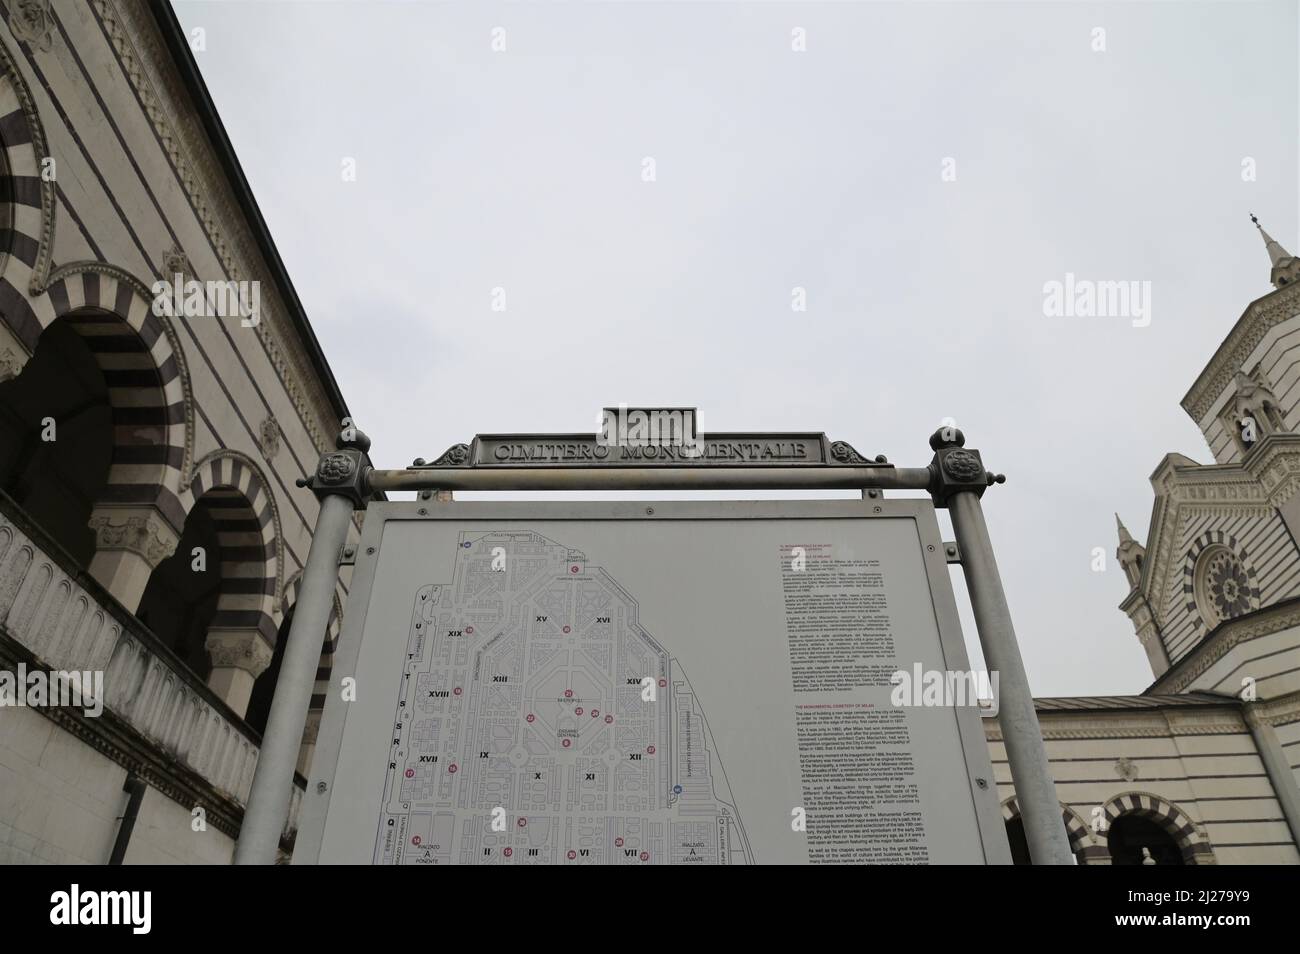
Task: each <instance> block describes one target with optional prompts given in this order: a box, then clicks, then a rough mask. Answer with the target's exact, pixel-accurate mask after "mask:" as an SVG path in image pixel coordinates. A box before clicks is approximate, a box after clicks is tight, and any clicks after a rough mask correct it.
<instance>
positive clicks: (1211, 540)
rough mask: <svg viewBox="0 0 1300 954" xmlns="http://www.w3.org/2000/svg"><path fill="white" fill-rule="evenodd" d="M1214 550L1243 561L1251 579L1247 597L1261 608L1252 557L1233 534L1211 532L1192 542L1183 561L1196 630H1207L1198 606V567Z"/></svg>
mask: <svg viewBox="0 0 1300 954" xmlns="http://www.w3.org/2000/svg"><path fill="white" fill-rule="evenodd" d="M1212 548H1216V549H1227V550H1229V551H1230V552H1231V553H1232V554H1233V555H1234V556H1236V558H1237V559H1238V560H1239V561H1241V566H1242V568H1243V569H1244V570H1245V571H1246V576H1247V577H1248V578H1249V579H1250V589H1249V591H1247V593H1246V597H1247V599H1248V600H1250V601H1251V603H1252V604H1253V606H1254V607H1255V608H1256V609H1257V608H1258V607H1259V578H1258V576H1257V575H1256V572H1255V567H1254V565H1253V564H1252V563H1251V561H1250V555H1249V554H1248V553H1247V552H1246V551H1245V550H1243V549H1242V548H1241V545H1240V544H1239V543H1237V538H1236V537H1234V536H1233V535H1232V534H1230V533H1224V532H1223V531H1222V530H1209V531H1207V532H1205V533H1203V534H1201V535H1200V536H1199V537H1197V538H1196V539H1195V540H1193V541H1192V545H1191V546H1190V547H1188V548H1187V556H1186V557H1185V558H1184V560H1183V596H1184V598H1185V599H1186V602H1187V606H1186V609H1187V614H1188V616H1189V617H1190V619H1191V621H1192V628H1193V629H1196V630H1203V629H1205V619H1204V618H1203V615H1202V613H1201V608H1200V607H1198V606H1197V605H1196V566H1197V564H1198V563H1200V560H1201V554H1202V553H1204V552H1205V551H1206V550H1209V549H1212Z"/></svg>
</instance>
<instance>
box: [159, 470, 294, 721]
mask: <svg viewBox="0 0 1300 954" xmlns="http://www.w3.org/2000/svg"><path fill="white" fill-rule="evenodd" d="M207 472H208V473H209V474H210V473H212V472H213V471H212V470H211V469H209V470H208V471H207ZM217 473H220V467H219V466H218V468H217ZM232 473H233V472H232ZM242 473H243V472H242V471H241V474H242ZM230 476H232V474H227V475H226V478H229V477H230ZM215 483H216V485H215V486H212V487H210V488H209V489H207V490H206V491H203V492H201V493H200V494H199V496H198V499H197V500H196V501H195V502H194V505H193V506H192V507H191V508H190V512H189V514H188V515H187V516H186V518H185V526H184V529H183V531H182V532H181V538H180V542H179V543H178V544H177V546H176V552H175V553H173V554H172V555H171V556H170V557H168V558H167V559H165V560H163V561H162V562H160V563H159V564H158V566H157V567H156V568H155V569H154V571H153V573H152V575H151V576H150V577H149V583H148V585H147V586H146V587H145V591H144V595H143V596H142V597H141V599H140V606H139V609H137V611H136V615H137V616H138V617H139V619H140V621H141V622H143V623H145V625H147V626H148V627H149V628H150V629H152V630H153V631H154V633H155V634H156V635H157V636H159V637H160V638H161V639H162V640H163V641H164V642H166V643H167V644H168V645H170V646H171V647H172V649H173V650H174V651H175V653H176V654H177V655H178V656H180V657H181V659H183V660H184V661H185V663H186V664H187V665H188V666H189V667H190V668H191V669H193V670H194V671H195V672H196V673H197V674H199V675H200V676H202V677H203V678H205V679H207V681H208V685H209V687H211V688H212V690H213V691H214V692H216V693H217V694H218V695H219V696H221V697H222V699H224V700H225V702H226V704H227V705H229V706H230V708H231V709H233V710H234V711H235V713H236V714H238V715H241V716H242V715H244V714H245V711H246V709H247V706H248V702H249V697H250V694H251V693H252V690H253V684H254V681H255V680H256V679H257V677H258V676H259V675H261V673H262V672H263V670H265V669H266V667H267V665H268V664H269V663H270V661H271V658H272V657H271V653H272V648H273V645H274V640H275V635H276V631H275V626H274V623H273V622H272V615H271V612H272V606H271V600H272V594H273V593H274V591H275V565H276V559H275V556H274V552H275V539H274V536H273V534H272V533H271V530H270V529H269V528H270V527H271V526H272V525H273V521H272V519H271V512H270V510H269V508H266V507H264V506H259V502H261V503H265V498H264V497H263V496H262V494H261V493H260V487H261V485H260V484H259V485H258V486H259V491H255V492H252V493H251V496H250V493H249V492H248V488H247V487H246V488H245V489H243V490H241V489H239V487H238V486H237V485H236V486H230V485H229V484H228V483H226V482H225V479H224V478H223V480H222V481H220V482H215Z"/></svg>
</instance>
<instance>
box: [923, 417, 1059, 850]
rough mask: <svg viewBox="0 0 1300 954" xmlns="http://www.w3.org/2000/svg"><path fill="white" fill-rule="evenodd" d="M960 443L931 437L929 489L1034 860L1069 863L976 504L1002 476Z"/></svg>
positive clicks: (951, 436)
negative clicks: (941, 513) (987, 674)
mask: <svg viewBox="0 0 1300 954" xmlns="http://www.w3.org/2000/svg"><path fill="white" fill-rule="evenodd" d="M965 443H966V439H965V437H964V436H963V435H962V433H961V431H959V430H956V429H955V428H942V429H941V430H939V431H937V432H936V433H935V434H934V436H933V437H931V438H930V447H931V448H932V449H933V450H934V452H935V456H934V461H933V462H932V463H931V465H930V469H931V472H932V474H933V475H934V481H933V483H932V484H931V494H932V495H933V497H934V502H935V505H936V506H938V507H947V508H948V511H949V513H950V514H951V516H952V526H953V531H954V532H955V534H956V536H957V546H958V547H959V548H960V552H961V564H962V571H963V572H964V573H965V575H966V588H967V589H968V590H969V591H970V600H971V608H972V610H973V611H974V615H975V628H976V629H977V630H978V632H979V638H980V645H981V646H983V648H984V662H985V664H986V665H987V666H988V667H989V669H991V670H992V671H993V672H996V673H997V676H998V683H997V685H998V699H997V703H998V723H999V725H1000V726H1001V727H1002V742H1003V744H1004V745H1005V746H1006V749H1007V761H1008V762H1009V763H1010V766H1011V779H1012V781H1013V783H1014V784H1015V788H1016V801H1017V802H1018V803H1019V805H1020V814H1021V817H1022V818H1023V819H1024V825H1025V840H1026V841H1027V842H1028V843H1029V857H1030V859H1031V860H1032V861H1033V863H1034V864H1036V865H1069V864H1074V856H1073V854H1072V853H1071V851H1070V842H1069V839H1068V837H1067V836H1066V833H1065V825H1064V824H1063V823H1062V821H1061V806H1060V803H1059V802H1058V801H1057V799H1056V784H1055V782H1053V780H1052V772H1051V768H1050V766H1049V765H1048V762H1047V750H1046V749H1045V748H1044V746H1043V733H1042V730H1041V729H1040V728H1039V725H1038V716H1037V714H1036V713H1035V712H1034V697H1033V694H1032V693H1031V692H1030V689H1029V677H1028V676H1027V675H1026V674H1025V664H1024V661H1023V660H1022V659H1021V657H1020V647H1019V645H1018V644H1017V643H1016V633H1015V629H1014V627H1013V626H1012V624H1011V610H1010V609H1009V608H1008V606H1007V597H1006V593H1004V592H1003V590H1002V577H1001V576H1000V575H999V574H998V565H997V560H996V559H995V557H994V555H993V544H992V543H991V542H990V540H989V531H988V526H987V524H985V522H984V511H983V508H982V507H981V505H980V497H981V496H982V495H983V493H984V490H985V489H986V488H987V487H988V486H989V485H990V484H992V483H995V482H996V483H1001V482H1002V480H1003V479H1004V478H1002V477H1000V476H994V475H993V474H990V473H988V472H987V471H986V470H985V469H984V464H983V461H981V459H980V456H979V451H975V450H966V449H965V448H964V445H965Z"/></svg>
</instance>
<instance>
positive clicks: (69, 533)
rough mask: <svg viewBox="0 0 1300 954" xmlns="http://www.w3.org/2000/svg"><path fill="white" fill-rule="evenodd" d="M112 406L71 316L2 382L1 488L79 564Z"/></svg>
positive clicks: (88, 538) (87, 544)
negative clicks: (14, 375) (18, 370)
mask: <svg viewBox="0 0 1300 954" xmlns="http://www.w3.org/2000/svg"><path fill="white" fill-rule="evenodd" d="M113 439H114V435H113V408H112V404H111V402H110V399H109V391H108V386H107V384H106V382H105V379H104V374H103V372H102V371H101V370H100V366H99V364H98V362H97V358H96V355H95V353H94V352H93V351H92V350H91V348H90V347H89V345H88V344H87V342H86V339H85V338H84V337H83V336H82V335H80V334H78V332H77V329H76V327H75V326H74V324H73V322H72V320H70V319H66V318H63V319H59V320H58V321H55V322H54V323H53V324H51V325H50V326H49V327H48V328H46V329H45V331H44V332H43V333H42V334H41V336H40V338H39V340H38V342H37V346H36V351H35V353H34V354H33V355H32V357H31V359H30V360H29V361H28V362H27V364H26V365H25V366H24V367H23V369H22V372H21V373H20V374H19V375H18V376H17V377H15V378H12V379H11V380H9V381H5V382H4V383H3V384H0V488H2V489H3V490H4V492H5V493H6V494H8V495H9V496H10V497H11V498H13V500H14V501H15V502H16V503H17V504H18V505H19V506H20V507H22V508H23V510H24V511H26V512H27V514H28V516H30V517H31V518H32V519H33V520H34V521H35V522H36V523H37V524H38V525H39V526H40V527H41V528H42V529H44V530H45V532H46V533H48V534H49V535H50V537H52V538H53V539H54V541H55V542H57V543H58V544H59V545H60V546H62V547H63V549H64V550H66V551H67V552H68V554H69V555H71V557H72V558H73V560H75V561H76V562H77V563H78V564H80V565H81V566H83V567H84V566H87V565H88V564H89V562H90V558H91V556H92V555H93V554H94V552H95V534H94V531H93V530H91V529H90V527H89V526H88V521H89V519H90V515H91V511H92V509H93V508H94V505H95V503H96V501H98V500H99V499H101V497H102V496H103V492H104V488H105V486H106V484H107V482H108V471H109V466H110V463H111V461H112V457H113Z"/></svg>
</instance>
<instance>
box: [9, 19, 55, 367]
mask: <svg viewBox="0 0 1300 954" xmlns="http://www.w3.org/2000/svg"><path fill="white" fill-rule="evenodd" d="M47 156H48V153H47V151H46V148H45V131H44V129H42V127H41V118H40V114H39V113H37V111H36V104H35V102H34V101H33V100H32V96H31V93H30V92H29V90H28V89H27V83H26V81H25V80H24V79H23V75H22V73H21V72H19V70H18V66H17V64H16V63H15V62H14V60H13V57H11V56H10V55H9V51H8V49H7V48H6V47H5V46H4V44H0V166H2V167H3V168H2V169H0V172H2V173H3V175H0V315H4V316H6V317H10V318H12V317H13V316H21V317H28V318H29V317H30V309H29V308H25V307H18V303H20V302H22V303H24V305H25V301H26V297H27V296H26V294H25V293H30V294H33V295H34V294H38V293H39V292H40V291H41V290H43V289H44V287H45V279H46V276H47V275H48V274H49V270H50V249H51V248H52V247H53V245H54V181H53V179H46V178H44V177H43V176H42V175H41V171H42V170H41V161H42V160H43V159H45V158H47ZM11 326H12V322H11ZM14 330H15V332H18V331H19V329H18V328H17V327H15V328H14ZM19 337H22V335H21V333H19ZM30 353H31V352H30V351H29V352H28V354H30Z"/></svg>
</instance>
